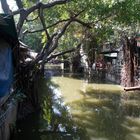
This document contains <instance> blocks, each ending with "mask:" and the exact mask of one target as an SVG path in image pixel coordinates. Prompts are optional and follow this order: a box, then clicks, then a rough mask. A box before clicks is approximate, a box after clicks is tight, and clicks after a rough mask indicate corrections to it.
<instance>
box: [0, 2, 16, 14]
mask: <svg viewBox="0 0 140 140" xmlns="http://www.w3.org/2000/svg"><path fill="white" fill-rule="evenodd" d="M0 1H1V0H0ZM7 2H8V5H9V7H10V9H11V10H12V11H13V10H16V9H17V7H16V2H15V0H7ZM0 13H3V10H2V8H1V3H0Z"/></svg>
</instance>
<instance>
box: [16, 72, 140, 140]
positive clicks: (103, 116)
mask: <svg viewBox="0 0 140 140" xmlns="http://www.w3.org/2000/svg"><path fill="white" fill-rule="evenodd" d="M40 96H41V99H40V100H41V108H42V110H41V111H40V112H36V113H34V114H32V115H30V116H29V117H28V118H27V119H26V120H23V121H22V122H19V123H18V124H17V132H16V135H15V137H14V140H26V139H27V140H28V139H31V140H140V102H139V101H140V93H132V92H128V93H124V92H123V91H122V90H121V87H120V86H119V85H115V84H112V83H109V82H106V81H104V82H102V81H100V80H97V79H95V80H93V81H90V82H88V80H87V79H85V78H84V77H82V76H81V75H71V74H68V75H65V76H64V75H63V76H55V77H52V78H51V79H50V80H45V79H42V82H41V85H40Z"/></svg>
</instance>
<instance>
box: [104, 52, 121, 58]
mask: <svg viewBox="0 0 140 140" xmlns="http://www.w3.org/2000/svg"><path fill="white" fill-rule="evenodd" d="M104 56H106V57H111V58H116V57H117V56H118V54H117V53H109V54H105V55H104Z"/></svg>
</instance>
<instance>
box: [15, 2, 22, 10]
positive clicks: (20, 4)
mask: <svg viewBox="0 0 140 140" xmlns="http://www.w3.org/2000/svg"><path fill="white" fill-rule="evenodd" d="M16 4H17V7H18V9H23V4H22V1H21V0H16Z"/></svg>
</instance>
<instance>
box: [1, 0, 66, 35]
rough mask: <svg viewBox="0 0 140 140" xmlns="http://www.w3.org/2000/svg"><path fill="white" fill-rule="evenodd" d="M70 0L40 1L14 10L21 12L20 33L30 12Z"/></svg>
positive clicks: (18, 26)
mask: <svg viewBox="0 0 140 140" xmlns="http://www.w3.org/2000/svg"><path fill="white" fill-rule="evenodd" d="M3 1H5V0H3ZM17 1H18V0H17ZM68 1H69V0H57V1H52V2H50V3H45V4H44V3H42V2H39V3H37V4H36V5H34V6H32V7H30V8H28V9H24V8H21V9H18V10H17V11H14V12H13V15H16V14H20V18H19V22H18V25H17V31H18V35H19V34H20V31H21V28H22V26H23V23H24V21H25V20H26V19H27V17H28V15H29V14H31V13H32V12H34V11H35V10H37V9H38V10H39V9H40V8H41V9H46V8H51V7H53V6H56V5H61V4H66V3H67V2H68Z"/></svg>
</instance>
